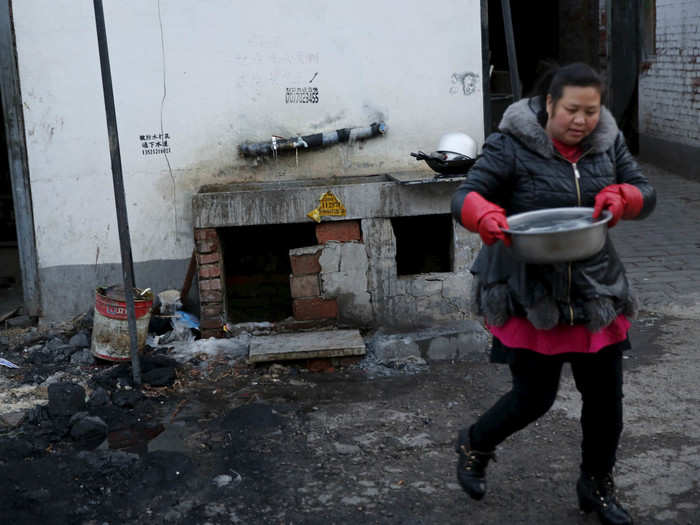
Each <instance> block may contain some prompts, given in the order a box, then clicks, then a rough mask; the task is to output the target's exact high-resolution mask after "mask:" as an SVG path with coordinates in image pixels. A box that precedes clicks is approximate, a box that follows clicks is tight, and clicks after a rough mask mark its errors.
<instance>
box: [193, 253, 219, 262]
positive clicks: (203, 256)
mask: <svg viewBox="0 0 700 525" xmlns="http://www.w3.org/2000/svg"><path fill="white" fill-rule="evenodd" d="M219 257H220V256H219V252H218V251H216V252H213V253H198V254H197V261H198V262H199V264H211V263H215V262H219Z"/></svg>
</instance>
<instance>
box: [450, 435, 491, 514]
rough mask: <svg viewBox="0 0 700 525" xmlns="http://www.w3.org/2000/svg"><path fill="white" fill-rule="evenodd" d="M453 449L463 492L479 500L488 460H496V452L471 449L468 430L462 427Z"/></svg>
mask: <svg viewBox="0 0 700 525" xmlns="http://www.w3.org/2000/svg"><path fill="white" fill-rule="evenodd" d="M455 451H456V452H457V454H459V459H458V460H457V480H458V481H459V484H460V485H462V488H463V489H464V492H466V493H467V494H469V495H470V496H471V497H472V498H474V499H476V500H480V499H481V498H483V497H484V494H486V466H487V465H488V464H489V460H491V459H493V460H494V461H495V460H496V454H495V453H494V452H493V451H491V452H479V451H478V450H472V449H471V447H470V445H469V430H468V429H466V428H465V429H462V430H460V431H459V436H458V437H457V446H456V447H455Z"/></svg>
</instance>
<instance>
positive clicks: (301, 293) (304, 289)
mask: <svg viewBox="0 0 700 525" xmlns="http://www.w3.org/2000/svg"><path fill="white" fill-rule="evenodd" d="M289 285H290V288H291V289H292V297H293V298H294V299H298V298H300V297H319V296H320V295H321V286H320V284H319V282H318V274H312V275H297V276H295V275H292V276H291V277H290V278H289Z"/></svg>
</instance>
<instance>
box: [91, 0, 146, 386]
mask: <svg viewBox="0 0 700 525" xmlns="http://www.w3.org/2000/svg"><path fill="white" fill-rule="evenodd" d="M93 1H94V6H95V24H96V26H97V45H98V48H99V51H100V68H101V70H102V89H103V91H104V98H105V112H106V114H107V131H108V134H109V153H110V156H111V158H112V181H113V182H114V201H115V203H116V206H117V225H118V228H119V245H120V248H121V256H122V273H123V275H124V295H125V297H126V315H127V319H128V322H129V339H130V342H131V368H132V374H133V378H134V385H137V386H138V385H140V384H141V363H140V361H139V349H138V342H137V338H136V312H135V308H134V295H133V294H134V261H133V259H132V256H131V237H130V236H129V220H128V217H127V214H126V197H125V196H124V179H123V177H122V159H121V154H120V152H119V134H118V133H117V117H116V112H115V110H114V93H113V92H112V71H111V69H110V66H109V52H108V49H107V32H106V30H105V16H104V10H103V9H102V0H93Z"/></svg>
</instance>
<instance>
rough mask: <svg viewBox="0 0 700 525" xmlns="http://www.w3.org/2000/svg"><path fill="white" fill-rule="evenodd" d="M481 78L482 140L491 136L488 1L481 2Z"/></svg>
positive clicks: (482, 0)
mask: <svg viewBox="0 0 700 525" xmlns="http://www.w3.org/2000/svg"><path fill="white" fill-rule="evenodd" d="M481 63H482V68H481V76H482V83H481V84H482V86H483V91H484V140H486V137H488V136H489V135H490V134H491V119H492V116H491V50H490V49H489V0H481Z"/></svg>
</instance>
